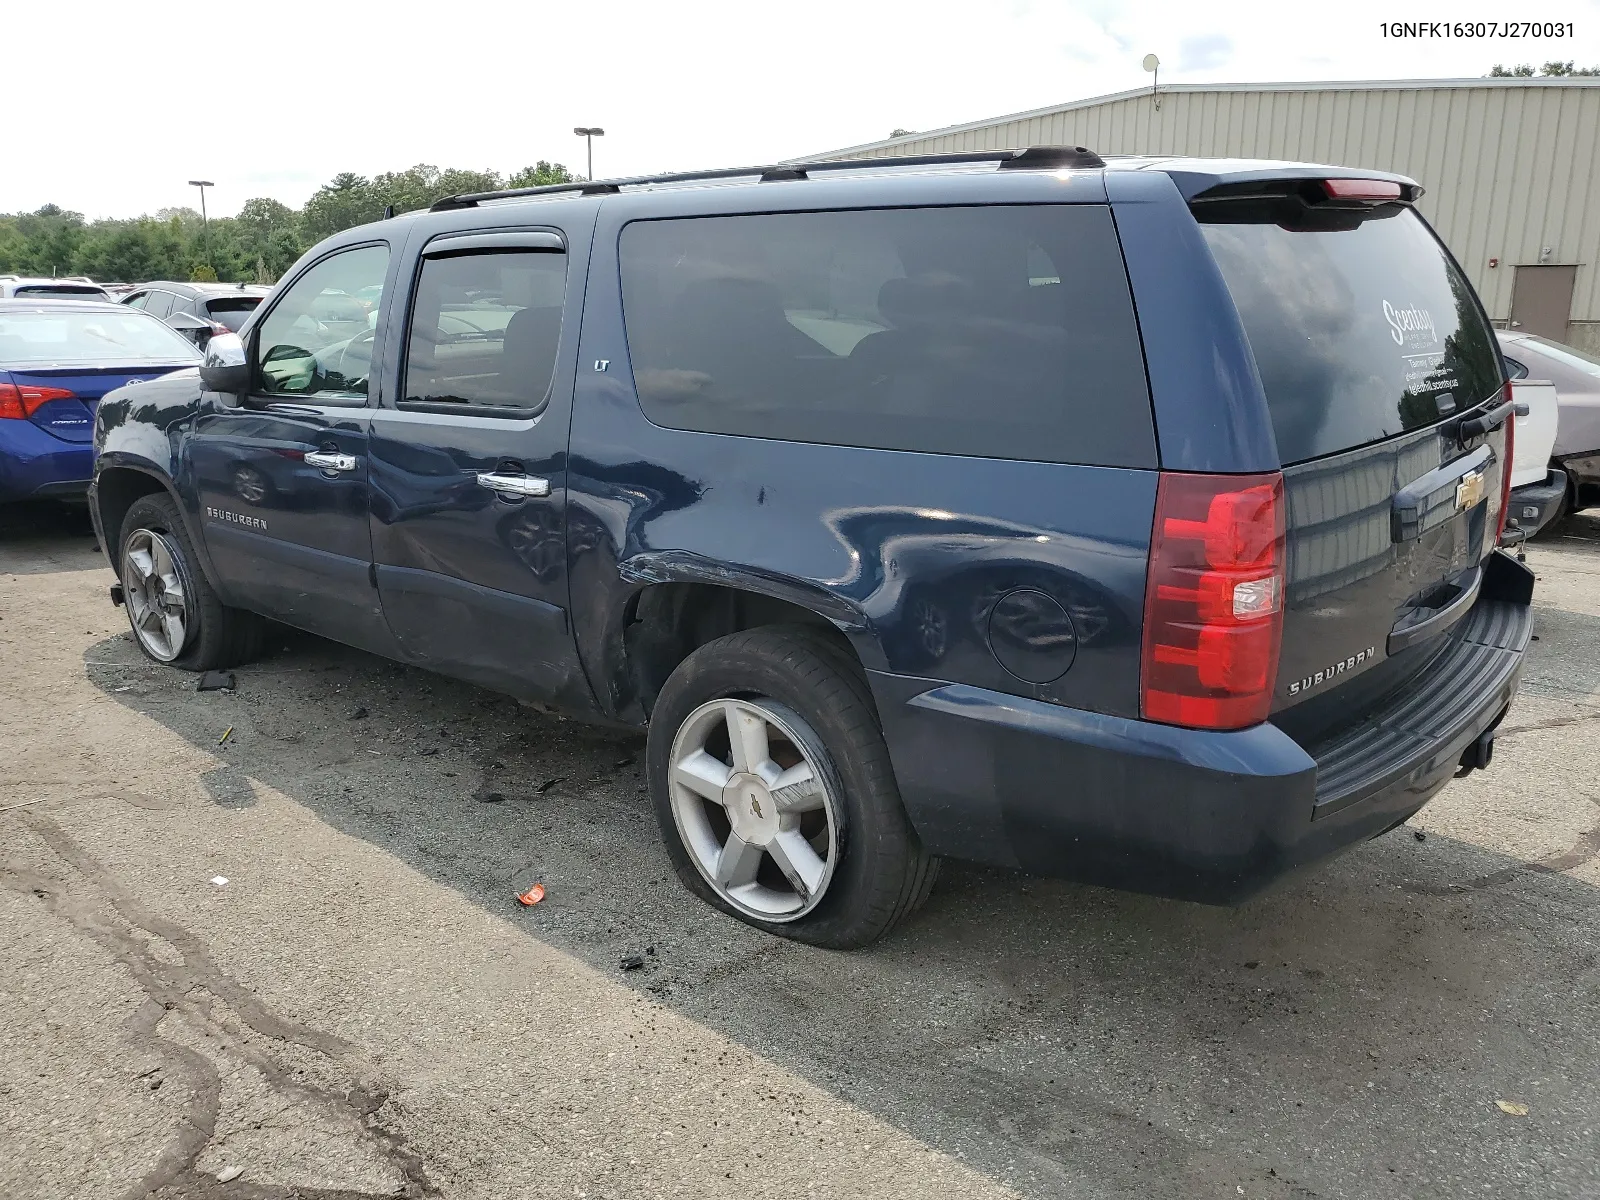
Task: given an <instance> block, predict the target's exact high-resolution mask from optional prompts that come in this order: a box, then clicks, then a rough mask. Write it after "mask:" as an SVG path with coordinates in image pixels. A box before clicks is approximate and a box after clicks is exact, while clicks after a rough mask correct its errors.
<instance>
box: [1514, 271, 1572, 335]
mask: <svg viewBox="0 0 1600 1200" xmlns="http://www.w3.org/2000/svg"><path fill="white" fill-rule="evenodd" d="M1577 276H1578V268H1577V267H1575V266H1564V265H1556V266H1546V267H1518V268H1517V275H1516V279H1515V280H1514V281H1513V282H1512V285H1511V328H1512V329H1514V330H1516V331H1517V332H1518V333H1536V334H1538V335H1539V336H1540V337H1543V338H1549V339H1550V340H1551V341H1552V342H1565V341H1566V340H1567V322H1568V321H1569V320H1570V319H1571V317H1572V285H1573V283H1574V282H1575V280H1576V279H1577Z"/></svg>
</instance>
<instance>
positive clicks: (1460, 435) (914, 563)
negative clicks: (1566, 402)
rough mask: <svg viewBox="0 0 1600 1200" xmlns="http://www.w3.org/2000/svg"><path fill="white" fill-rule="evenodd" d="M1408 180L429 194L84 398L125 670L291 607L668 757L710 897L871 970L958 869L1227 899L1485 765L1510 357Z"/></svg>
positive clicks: (1063, 177) (849, 184) (212, 652)
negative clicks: (238, 313)
mask: <svg viewBox="0 0 1600 1200" xmlns="http://www.w3.org/2000/svg"><path fill="white" fill-rule="evenodd" d="M1419 193H1420V189H1419V188H1418V187H1417V185H1416V184H1415V183H1413V182H1412V181H1410V180H1407V179H1404V178H1400V177H1397V176H1384V175H1377V174H1374V173H1372V172H1364V171H1350V170H1344V169H1339V168H1323V167H1306V166H1303V165H1296V166H1291V165H1284V164H1275V163H1260V162H1232V161H1200V160H1183V159H1164V160H1151V159H1112V160H1109V161H1103V160H1101V159H1100V158H1099V157H1098V156H1096V155H1094V154H1093V153H1091V152H1089V151H1086V150H1083V149H1082V148H1073V147H1056V148H1050V147H1046V148H1036V149H1031V150H1027V151H1006V152H997V153H989V154H973V155H955V156H941V157H937V158H917V159H880V160H875V161H872V162H864V163H863V162H857V163H814V164H800V165H794V164H791V165H785V166H780V167H772V168H765V169H763V168H757V169H753V170H749V171H724V172H710V173H703V174H699V175H693V176H681V175H680V176H670V177H656V178H651V179H637V180H622V181H617V182H613V183H580V184H572V185H562V186H559V187H555V188H538V189H526V190H523V191H519V192H502V193H494V194H486V195H478V196H461V197H455V198H453V199H450V200H446V201H442V202H440V203H438V204H436V205H434V207H433V209H432V210H431V211H428V212H420V213H414V214H409V215H407V216H405V217H401V218H395V219H391V220H387V221H384V222H381V223H378V224H374V225H368V226H364V227H362V228H359V229H352V230H349V231H347V232H345V233H342V234H339V235H337V236H336V237H333V238H330V239H329V240H328V241H326V242H324V243H322V244H321V245H319V246H317V247H316V248H315V249H314V250H312V251H311V252H310V253H308V254H307V255H306V256H305V257H304V258H303V259H302V260H301V261H300V262H299V263H298V264H297V265H296V266H295V267H294V269H293V270H292V271H290V272H289V274H288V275H287V276H286V277H285V278H284V279H283V281H282V282H281V283H280V284H279V285H278V286H277V288H276V289H275V290H274V292H273V293H272V295H271V296H270V297H269V298H268V299H267V300H266V301H265V302H264V303H262V305H261V306H260V308H258V309H257V310H256V311H255V312H254V313H253V314H252V316H251V318H250V319H249V321H248V322H246V323H245V325H244V327H243V329H242V330H241V332H240V335H239V337H238V338H233V337H231V336H229V335H218V337H217V338H215V339H214V340H213V342H212V344H211V347H210V351H209V355H208V360H207V363H206V365H205V366H203V367H201V368H199V369H198V370H191V371H185V372H181V373H179V374H175V375H172V376H169V377H167V378H166V379H163V380H158V381H156V382H152V383H146V384H143V385H142V386H139V387H137V388H134V389H130V390H125V391H118V392H113V393H112V394H111V395H109V396H108V397H107V398H106V399H105V400H104V401H102V402H101V404H100V406H99V412H98V417H97V426H96V445H97V448H98V451H99V453H98V458H97V463H96V478H95V484H94V489H93V505H92V507H93V511H94V516H95V520H96V523H97V527H98V529H99V530H100V533H101V541H102V545H104V546H105V547H107V550H108V552H109V554H110V556H111V560H112V563H113V565H114V567H115V569H116V570H117V572H118V575H119V577H120V579H121V583H120V585H119V586H118V587H117V588H115V589H114V590H113V594H114V598H115V599H117V600H119V601H124V602H125V603H126V605H127V610H128V615H129V618H130V620H131V622H132V625H133V630H134V633H135V634H136V635H137V637H138V641H139V644H140V645H141V646H142V647H143V648H144V650H145V652H146V653H147V654H149V655H150V656H151V657H152V658H155V659H157V660H159V661H162V662H167V663H171V664H173V665H174V666H178V667H182V668H185V669H189V670H199V669H202V668H211V667H219V666H227V665H231V664H234V663H238V662H241V661H244V660H245V659H248V658H249V657H250V656H251V654H252V653H254V651H255V650H256V648H257V647H258V645H259V643H260V638H261V633H262V625H263V618H266V619H270V620H273V621H280V622H284V623H286V624H289V625H293V626H297V627H299V628H301V629H306V630H310V631H312V632H314V633H318V634H322V635H324V636H326V637H329V638H333V639H335V640H337V641H340V642H344V643H348V644H349V645H352V646H358V647H362V648H364V649H366V650H370V651H372V652H374V653H377V654H381V655H385V656H387V657H390V658H393V659H396V660H399V661H401V662H407V663H414V664H416V665H418V666H422V667H427V668H430V669H432V670H437V671H440V672H443V673H445V674H449V675H454V676H457V677H459V678H462V679H467V680H471V681H473V682H475V683H478V684H481V685H483V686H484V687H487V688H492V689H495V690H497V691H501V692H505V693H509V694H511V695H513V696H516V697H519V698H521V699H523V700H527V701H532V702H541V703H545V704H549V705H553V706H556V707H558V708H559V709H561V710H562V711H564V712H566V713H569V714H571V715H573V716H575V717H579V718H583V719H587V720H592V721H597V722H604V723H607V724H611V725H617V726H625V727H634V728H639V727H646V726H648V730H649V746H648V770H649V780H650V786H651V790H652V794H653V796H654V800H655V806H656V810H657V814H658V816H659V818H660V823H661V830H662V835H663V838H664V840H665V843H666V847H667V851H668V853H669V854H670V855H671V857H672V860H673V862H674V864H675V866H676V868H677V871H678V874H679V875H680V876H681V877H682V879H683V880H684V882H685V883H686V884H687V885H688V886H689V887H690V888H692V889H693V890H694V891H696V892H697V893H699V894H700V895H701V896H703V897H704V898H705V899H707V900H708V901H710V902H711V903H713V904H715V905H717V906H718V907H720V908H722V909H724V910H725V911H727V912H729V913H731V914H733V915H735V916H737V917H739V918H740V919H742V920H745V921H748V922H750V923H751V924H753V925H757V926H759V927H761V928H763V929H767V930H770V931H772V932H774V933H780V934H783V935H785V936H788V937H794V938H799V939H802V940H806V941H810V942H814V943H818V944H822V945H828V946H836V947H848V946H858V945H862V944H864V943H866V942H869V941H871V940H872V939H874V938H876V937H878V936H879V935H881V934H882V933H884V932H885V931H886V930H887V929H889V928H890V927H891V926H892V925H894V923H895V922H896V921H898V920H899V919H900V918H901V917H903V916H905V915H906V914H907V913H909V912H911V911H912V910H913V909H915V908H916V906H917V905H918V904H919V903H920V902H921V901H922V900H923V899H924V898H925V897H926V896H927V894H928V890H929V888H930V887H931V885H932V882H933V878H934V873H935V867H936V865H937V862H938V859H939V858H940V857H941V856H953V857H957V858H965V859H972V860H978V861H982V862H988V863H997V864H1004V865H1007V866H1013V867H1020V868H1023V869H1026V870H1029V871H1037V872H1048V873H1051V874H1058V875H1066V876H1070V877H1073V878H1077V879H1082V880H1088V881H1093V882H1097V883H1102V884H1107V885H1111V886H1115V887H1123V888H1132V889H1137V890H1140V891H1146V892H1153V893H1158V894H1161V895H1166V896H1172V897H1181V898H1187V899H1193V900H1202V901H1211V902H1229V901H1234V900H1237V899H1240V898H1242V897H1245V896H1248V895H1249V894H1251V893H1253V892H1255V891H1257V890H1258V889H1260V888H1261V887H1263V886H1265V885H1266V884H1267V883H1269V882H1270V881H1272V880H1273V879H1275V878H1277V877H1279V876H1281V875H1283V874H1284V873H1285V872H1287V871H1289V870H1291V869H1293V868H1296V867H1299V866H1302V865H1305V864H1307V863H1310V862H1313V861H1315V860H1318V859H1322V858H1324V857H1326V856H1328V855H1330V854H1332V853H1334V852H1335V851H1337V850H1339V849H1341V848H1343V847H1345V846H1348V845H1350V844H1353V843H1355V842H1358V841H1360V840H1362V839H1366V838H1370V837H1374V836H1376V835H1378V834H1381V833H1383V832H1385V831H1386V830H1389V829H1391V828H1393V827H1394V826H1396V825H1398V824H1400V823H1401V822H1403V821H1405V820H1406V819H1407V818H1408V817H1410V816H1411V815H1412V814H1413V813H1414V812H1416V811H1417V809H1418V808H1420V807H1421V806H1422V805H1423V804H1424V803H1425V802H1426V801H1427V800H1428V799H1429V798H1430V797H1431V796H1432V795H1433V794H1434V793H1435V792H1437V791H1438V790H1439V789H1440V788H1441V787H1442V786H1444V784H1445V782H1446V781H1447V780H1448V779H1449V778H1450V777H1451V776H1452V775H1453V774H1455V773H1457V772H1458V771H1466V770H1471V769H1473V768H1475V767H1482V766H1485V765H1487V763H1488V760H1489V757H1490V754H1491V752H1492V748H1493V734H1494V729H1495V726H1496V725H1497V724H1498V722H1499V721H1500V720H1501V719H1502V717H1503V716H1504V714H1505V712H1506V709H1507V707H1508V705H1509V704H1510V703H1511V700H1512V697H1513V695H1514V693H1515V690H1516V686H1517V680H1518V675H1519V671H1520V667H1521V662H1522V655H1523V651H1524V649H1525V648H1526V645H1527V643H1528V640H1529V637H1530V616H1529V602H1530V598H1531V593H1532V577H1531V575H1530V574H1529V573H1528V571H1527V570H1526V568H1524V567H1522V566H1520V565H1519V564H1518V563H1517V562H1516V561H1515V560H1514V559H1513V558H1511V557H1509V556H1508V555H1507V554H1505V553H1504V552H1503V551H1500V550H1498V549H1497V543H1498V541H1499V538H1500V534H1501V530H1502V526H1503V522H1504V517H1505V505H1506V501H1505V487H1506V481H1507V476H1508V470H1507V464H1509V462H1510V461H1511V453H1510V451H1511V447H1510V445H1509V442H1510V439H1511V436H1512V430H1513V427H1514V423H1513V422H1512V421H1511V420H1508V417H1509V416H1510V414H1511V412H1512V407H1511V405H1510V404H1509V403H1508V401H1507V394H1506V381H1505V378H1504V373H1503V367H1502V364H1501V360H1500V355H1499V353H1498V352H1497V350H1496V348H1495V343H1494V338H1493V334H1492V332H1491V330H1490V326H1489V322H1488V321H1487V320H1486V319H1485V316H1484V312H1483V310H1482V308H1481V306H1480V305H1479V302H1478V299H1477V297H1476V296H1475V295H1474V294H1473V291H1472V289H1471V287H1470V286H1469V285H1468V283H1467V282H1466V279H1465V278H1464V276H1463V275H1462V273H1461V271H1460V269H1459V268H1458V267H1457V265H1456V263H1455V262H1454V261H1453V260H1452V258H1451V257H1450V255H1449V253H1448V252H1447V251H1446V250H1445V248H1444V247H1443V246H1442V245H1441V244H1440V243H1439V241H1438V239H1437V238H1436V237H1435V235H1434V234H1433V232H1432V231H1431V230H1430V229H1429V227H1428V226H1427V224H1426V223H1425V222H1424V221H1423V219H1422V218H1421V217H1420V216H1419V215H1418V214H1417V213H1416V211H1415V210H1414V208H1413V202H1414V201H1415V199H1416V197H1417V196H1418V194H1419Z"/></svg>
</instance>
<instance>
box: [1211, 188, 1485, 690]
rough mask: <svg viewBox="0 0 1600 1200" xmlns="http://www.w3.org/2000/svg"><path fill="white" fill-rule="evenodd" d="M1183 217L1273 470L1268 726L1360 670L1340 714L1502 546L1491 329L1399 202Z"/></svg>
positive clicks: (1227, 205)
mask: <svg viewBox="0 0 1600 1200" xmlns="http://www.w3.org/2000/svg"><path fill="white" fill-rule="evenodd" d="M1194 211H1195V213H1196V215H1197V216H1198V217H1199V219H1200V222H1201V229H1202V232H1203V233H1204V236H1205V239H1206V241H1207V243H1208V244H1209V245H1210V248H1211V252H1212V254H1213V256H1214V258H1215V259H1216V261H1217V264H1218V265H1219V267H1220V268H1221V270H1222V274H1223V277H1224V278H1225V280H1226V282H1227V285H1228V289H1229V291H1230V292H1231V293H1232V295H1233V299H1234V302H1235V304H1236V306H1237V308H1238V311H1239V315H1240V317H1241V318H1242V320H1243V323H1244V327H1245V332H1246V334H1247V335H1248V337H1249V341H1250V347H1251V350H1252V352H1253V354H1254V357H1255V362H1256V366H1257V368H1258V370H1259V372H1260V376H1261V382H1262V384H1263V387H1264V389H1265V391H1266V397H1267V403H1268V406H1269V408H1270V410H1271V416H1272V424H1273V431H1274V434H1275V435H1276V439H1277V446H1278V453H1279V457H1280V460H1281V462H1282V464H1283V473H1284V487H1285V494H1286V498H1287V520H1286V526H1287V529H1286V533H1287V546H1286V550H1287V573H1288V578H1287V595H1286V598H1285V599H1286V603H1285V612H1284V627H1283V649H1282V656H1281V659H1280V664H1279V670H1278V689H1277V695H1276V697H1275V701H1274V710H1275V711H1279V710H1283V709H1286V708H1289V707H1291V706H1295V705H1298V704H1300V703H1302V702H1303V701H1306V700H1308V699H1313V698H1316V697H1320V696H1324V695H1330V694H1332V693H1334V692H1337V691H1339V690H1340V689H1341V688H1342V687H1343V686H1344V685H1346V684H1348V683H1350V682H1351V681H1353V680H1354V679H1355V678H1356V677H1357V676H1365V675H1368V673H1369V672H1371V678H1369V679H1368V680H1367V681H1366V682H1365V683H1364V684H1362V685H1360V686H1359V687H1357V688H1356V689H1355V690H1354V691H1352V692H1350V693H1348V694H1346V698H1347V699H1348V698H1353V697H1354V696H1355V695H1356V693H1357V692H1364V691H1366V690H1370V689H1374V688H1377V687H1379V686H1384V685H1387V684H1389V683H1393V682H1398V680H1399V679H1400V678H1402V677H1404V676H1405V675H1406V674H1409V673H1410V672H1412V671H1414V670H1418V669H1420V668H1421V667H1422V666H1423V665H1425V664H1426V662H1427V660H1428V657H1429V653H1430V647H1436V646H1437V645H1438V644H1439V643H1438V641H1437V640H1436V639H1437V638H1438V637H1439V635H1441V634H1443V633H1444V632H1445V631H1447V630H1448V629H1449V628H1450V627H1451V626H1452V625H1453V624H1454V623H1455V622H1456V621H1457V620H1459V619H1460V618H1461V617H1463V616H1465V615H1466V613H1467V611H1468V610H1469V609H1470V608H1471V606H1472V603H1473V601H1474V599H1475V597H1476V594H1477V590H1478V587H1479V583H1480V580H1481V571H1480V564H1481V563H1482V562H1483V560H1484V559H1485V558H1486V556H1487V555H1488V554H1489V553H1490V552H1491V551H1492V550H1493V549H1494V546H1495V543H1496V538H1497V534H1498V529H1499V524H1500V505H1501V483H1502V477H1503V474H1504V472H1505V471H1506V469H1507V454H1506V450H1507V446H1506V436H1507V428H1508V421H1507V417H1508V416H1509V408H1508V406H1506V405H1505V403H1504V401H1505V390H1504V389H1505V380H1504V376H1503V371H1502V366H1501V362H1500V356H1499V352H1498V349H1497V347H1496V344H1495V341H1494V335H1493V332H1492V330H1491V328H1490V326H1489V323H1488V321H1487V320H1486V318H1485V316H1484V313H1483V310H1482V308H1481V306H1480V305H1479V303H1478V299H1477V297H1476V295H1475V294H1474V293H1473V291H1472V288H1471V286H1470V285H1469V284H1468V283H1467V281H1466V279H1465V277H1464V276H1463V275H1462V273H1461V271H1460V269H1459V267H1457V265H1456V264H1455V262H1454V261H1453V260H1452V259H1451V258H1450V256H1449V255H1448V254H1447V253H1446V251H1445V250H1444V247H1443V246H1442V245H1441V244H1440V243H1439V241H1438V239H1437V238H1436V237H1435V236H1434V234H1433V232H1432V231H1431V230H1430V229H1429V228H1428V226H1427V225H1426V224H1425V223H1424V222H1423V221H1422V219H1421V218H1420V217H1419V216H1418V215H1417V214H1416V213H1415V212H1414V211H1413V210H1412V209H1411V208H1410V206H1409V205H1406V204H1401V203H1389V204H1377V205H1369V206H1366V207H1364V208H1359V209H1357V208H1338V209H1332V210H1319V209H1318V207H1317V206H1316V205H1307V204H1305V203H1303V202H1302V200H1301V199H1300V198H1298V197H1296V196H1293V195H1291V196H1290V197H1287V198H1285V197H1278V198H1273V199H1260V198H1254V199H1245V200H1237V199H1230V200H1225V201H1220V202H1210V203H1207V202H1205V201H1204V200H1202V201H1201V202H1198V203H1196V204H1195V205H1194ZM1485 414H1488V418H1487V424H1489V425H1490V426H1491V428H1488V429H1485V428H1483V427H1482V426H1483V424H1484V422H1476V423H1475V421H1474V418H1478V417H1483V416H1485Z"/></svg>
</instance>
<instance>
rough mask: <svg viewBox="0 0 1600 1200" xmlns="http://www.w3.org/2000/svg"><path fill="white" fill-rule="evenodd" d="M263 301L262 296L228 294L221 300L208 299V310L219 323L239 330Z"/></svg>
mask: <svg viewBox="0 0 1600 1200" xmlns="http://www.w3.org/2000/svg"><path fill="white" fill-rule="evenodd" d="M260 303H261V297H260V296H228V297H225V298H224V299H221V300H207V301H206V312H207V313H208V314H210V317H211V319H212V320H213V321H215V322H216V323H217V324H219V325H225V326H227V328H229V329H231V330H233V332H234V333H238V332H239V328H240V327H241V326H242V325H243V324H244V320H245V318H246V317H248V316H249V315H250V314H251V313H252V312H254V311H255V308H256V305H258V304H260Z"/></svg>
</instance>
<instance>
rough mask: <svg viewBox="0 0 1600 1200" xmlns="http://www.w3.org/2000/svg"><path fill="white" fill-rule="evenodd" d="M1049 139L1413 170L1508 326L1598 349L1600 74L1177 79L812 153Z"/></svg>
mask: <svg viewBox="0 0 1600 1200" xmlns="http://www.w3.org/2000/svg"><path fill="white" fill-rule="evenodd" d="M1038 145H1077V146H1088V147H1089V148H1090V149H1092V150H1097V151H1099V152H1100V153H1101V154H1192V155H1205V156H1214V157H1228V158H1278V159H1289V160H1293V161H1300V162H1321V163H1332V164H1337V165H1341V166H1352V167H1373V168H1376V169H1379V170H1385V171H1397V172H1399V173H1401V174H1404V175H1409V176H1411V177H1412V178H1413V179H1416V180H1417V181H1418V182H1419V183H1421V184H1422V185H1423V187H1424V189H1426V190H1425V194H1424V196H1423V198H1422V200H1421V202H1420V203H1419V205H1418V207H1419V208H1420V209H1421V210H1422V212H1423V213H1424V215H1426V216H1427V218H1428V220H1429V221H1431V222H1432V223H1433V225H1434V226H1435V227H1436V228H1437V229H1438V230H1439V233H1440V235H1441V236H1442V237H1443V238H1444V239H1445V242H1446V243H1447V244H1448V245H1449V246H1450V249H1451V250H1452V251H1453V252H1454V253H1455V255H1456V257H1457V258H1458V259H1460V260H1461V263H1462V265H1463V266H1464V267H1465V268H1466V270H1467V273H1468V275H1469V276H1470V277H1471V279H1472V282H1473V285H1474V286H1475V287H1476V288H1477V289H1478V292H1479V294H1480V295H1481V296H1482V297H1483V302H1484V305H1485V306H1486V307H1487V308H1488V310H1489V315H1490V316H1491V317H1492V318H1494V320H1495V323H1496V324H1500V325H1504V324H1508V323H1509V324H1512V325H1515V326H1517V327H1520V328H1522V329H1524V330H1526V331H1528V332H1532V333H1539V334H1542V335H1543V336H1545V337H1550V338H1554V339H1556V340H1557V341H1563V342H1568V343H1570V344H1571V345H1574V346H1579V347H1581V348H1583V349H1585V350H1587V351H1589V352H1590V353H1592V354H1593V353H1600V271H1597V270H1596V260H1597V259H1600V163H1597V162H1596V150H1597V147H1600V79H1589V78H1557V79H1406V80H1396V81H1393V82H1363V83H1261V84H1232V83H1218V84H1175V85H1169V86H1164V87H1162V88H1160V89H1159V91H1156V92H1154V93H1152V91H1151V89H1149V88H1142V89H1140V90H1138V91H1132V92H1119V93H1117V94H1116V95H1112V96H1098V97H1095V98H1093V99H1090V100H1078V101H1074V102H1073V103H1070V104H1060V105H1056V106H1053V107H1051V108H1040V109H1035V110H1034V111H1033V112H1024V113H1015V114H1013V115H1011V116H1005V117H994V118H992V119H990V120H986V121H974V122H972V123H970V124H967V125H952V126H950V127H949V128H948V129H936V130H933V131H931V132H927V133H916V134H911V135H908V136H905V137H898V138H893V139H890V140H888V141H883V142H872V143H870V144H868V145H864V146H851V147H849V148H848V149H844V150H835V151H832V152H830V153H827V154H822V155H816V156H813V157H816V158H824V159H856V158H874V157H882V156H885V155H892V154H935V153H942V152H954V151H961V150H992V149H999V148H1004V147H1008V146H1038Z"/></svg>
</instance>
